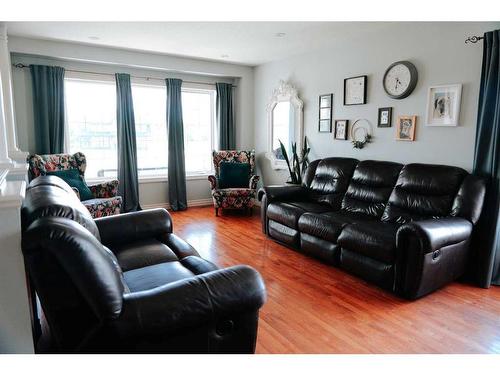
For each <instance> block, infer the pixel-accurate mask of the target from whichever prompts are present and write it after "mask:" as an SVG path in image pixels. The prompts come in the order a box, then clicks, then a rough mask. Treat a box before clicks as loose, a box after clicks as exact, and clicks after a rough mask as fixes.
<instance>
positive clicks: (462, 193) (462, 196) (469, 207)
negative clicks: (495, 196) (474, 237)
mask: <svg viewBox="0 0 500 375" xmlns="http://www.w3.org/2000/svg"><path fill="white" fill-rule="evenodd" d="M485 194H486V180H485V179H484V178H482V177H478V176H474V175H471V174H470V175H468V176H467V177H465V179H464V181H463V183H462V185H461V186H460V189H459V190H458V194H457V196H456V197H455V200H454V201H453V208H452V210H451V216H458V217H463V218H464V219H467V220H469V221H470V222H471V223H472V224H474V225H476V224H477V221H478V220H479V216H480V215H481V211H482V209H483V202H484V197H485ZM471 196H474V197H477V199H470V197H471Z"/></svg>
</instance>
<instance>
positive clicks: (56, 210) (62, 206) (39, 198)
mask: <svg viewBox="0 0 500 375" xmlns="http://www.w3.org/2000/svg"><path fill="white" fill-rule="evenodd" d="M50 216H57V217H65V218H68V219H71V220H74V221H76V222H77V223H79V224H80V225H82V226H83V227H84V228H85V229H87V230H88V231H89V232H90V233H92V235H94V236H95V237H96V238H97V239H98V240H99V239H100V235H99V230H98V229H97V225H96V224H95V222H94V220H93V219H92V216H91V215H90V213H89V211H88V210H87V209H86V208H85V206H83V204H82V203H81V202H80V201H79V199H78V198H77V196H76V195H75V194H74V193H73V190H72V189H71V187H70V186H69V185H68V184H67V183H66V182H64V181H63V180H62V179H60V178H59V177H55V176H40V177H38V178H36V179H35V180H33V181H32V182H31V183H30V184H29V186H28V189H27V193H26V198H25V200H24V204H23V207H22V215H21V218H22V219H21V222H22V227H23V228H24V229H26V228H28V226H29V225H30V224H31V223H33V222H34V221H35V220H37V219H39V218H42V217H50Z"/></svg>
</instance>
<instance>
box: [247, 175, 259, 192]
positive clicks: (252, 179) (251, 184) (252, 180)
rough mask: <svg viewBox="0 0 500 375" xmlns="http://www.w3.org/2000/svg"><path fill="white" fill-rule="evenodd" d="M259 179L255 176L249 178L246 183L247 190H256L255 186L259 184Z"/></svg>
mask: <svg viewBox="0 0 500 375" xmlns="http://www.w3.org/2000/svg"><path fill="white" fill-rule="evenodd" d="M259 180H260V177H259V176H256V175H252V176H251V177H250V181H249V183H248V188H249V189H254V190H255V189H257V184H258V183H259Z"/></svg>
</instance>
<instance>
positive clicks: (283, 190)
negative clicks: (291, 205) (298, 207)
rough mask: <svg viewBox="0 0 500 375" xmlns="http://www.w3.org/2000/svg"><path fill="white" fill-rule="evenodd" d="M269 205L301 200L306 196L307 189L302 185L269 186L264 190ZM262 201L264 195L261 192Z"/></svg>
mask: <svg viewBox="0 0 500 375" xmlns="http://www.w3.org/2000/svg"><path fill="white" fill-rule="evenodd" d="M262 190H263V191H264V193H265V194H266V197H267V201H268V202H269V203H271V202H274V201H287V200H294V199H301V198H303V197H305V196H306V194H307V189H306V188H305V187H304V186H302V185H269V186H264V187H263V188H262ZM259 198H261V199H262V193H261V192H259Z"/></svg>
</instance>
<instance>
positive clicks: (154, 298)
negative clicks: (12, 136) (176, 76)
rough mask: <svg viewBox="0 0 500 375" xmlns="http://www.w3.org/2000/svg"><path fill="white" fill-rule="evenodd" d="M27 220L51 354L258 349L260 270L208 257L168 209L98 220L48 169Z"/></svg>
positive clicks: (35, 184)
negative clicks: (177, 230) (179, 232)
mask: <svg viewBox="0 0 500 375" xmlns="http://www.w3.org/2000/svg"><path fill="white" fill-rule="evenodd" d="M22 227H23V234H22V250H23V254H24V258H25V263H26V267H27V271H28V275H29V279H30V285H31V287H32V288H34V290H35V291H36V294H37V295H38V296H39V300H40V303H41V306H42V308H43V313H44V315H45V319H42V321H46V322H47V323H48V324H47V326H45V327H42V329H41V331H42V332H44V333H43V335H42V338H41V340H39V342H41V343H45V345H44V350H45V351H48V352H91V353H102V352H108V353H109V352H111V353H130V352H142V353H253V352H254V350H255V342H256V337H257V325H258V312H259V308H260V307H261V306H262V304H263V303H264V300H265V287H264V283H263V281H262V279H261V277H260V275H259V274H258V273H257V271H255V270H254V269H252V268H250V267H248V266H234V267H229V268H225V269H218V268H217V267H216V266H215V265H214V264H212V263H210V262H208V261H206V260H204V259H202V258H201V257H200V256H199V255H198V253H197V252H196V250H195V249H194V248H192V247H191V246H190V245H189V244H187V243H186V242H185V241H183V240H182V239H181V238H179V237H177V236H176V235H175V234H173V233H172V220H171V218H170V215H169V214H168V212H167V211H166V210H164V209H154V210H145V211H140V212H134V213H128V214H121V215H116V216H110V217H105V218H100V219H96V220H93V219H92V217H91V216H90V214H89V212H88V211H87V209H86V208H85V207H84V206H83V205H82V204H81V203H80V201H79V200H78V199H77V197H76V195H75V194H74V193H73V191H72V190H71V188H70V187H69V185H67V184H66V183H65V182H64V181H62V180H61V179H59V178H57V177H53V176H43V177H39V178H37V179H35V180H33V181H32V182H31V183H30V185H29V187H28V189H27V192H26V199H25V202H24V204H23V207H22ZM33 305H34V306H36V305H35V304H33ZM34 315H35V316H39V315H41V314H34ZM46 332H48V333H49V334H47V333H46ZM47 337H50V339H49V340H47ZM47 342H48V343H49V345H47Z"/></svg>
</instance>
